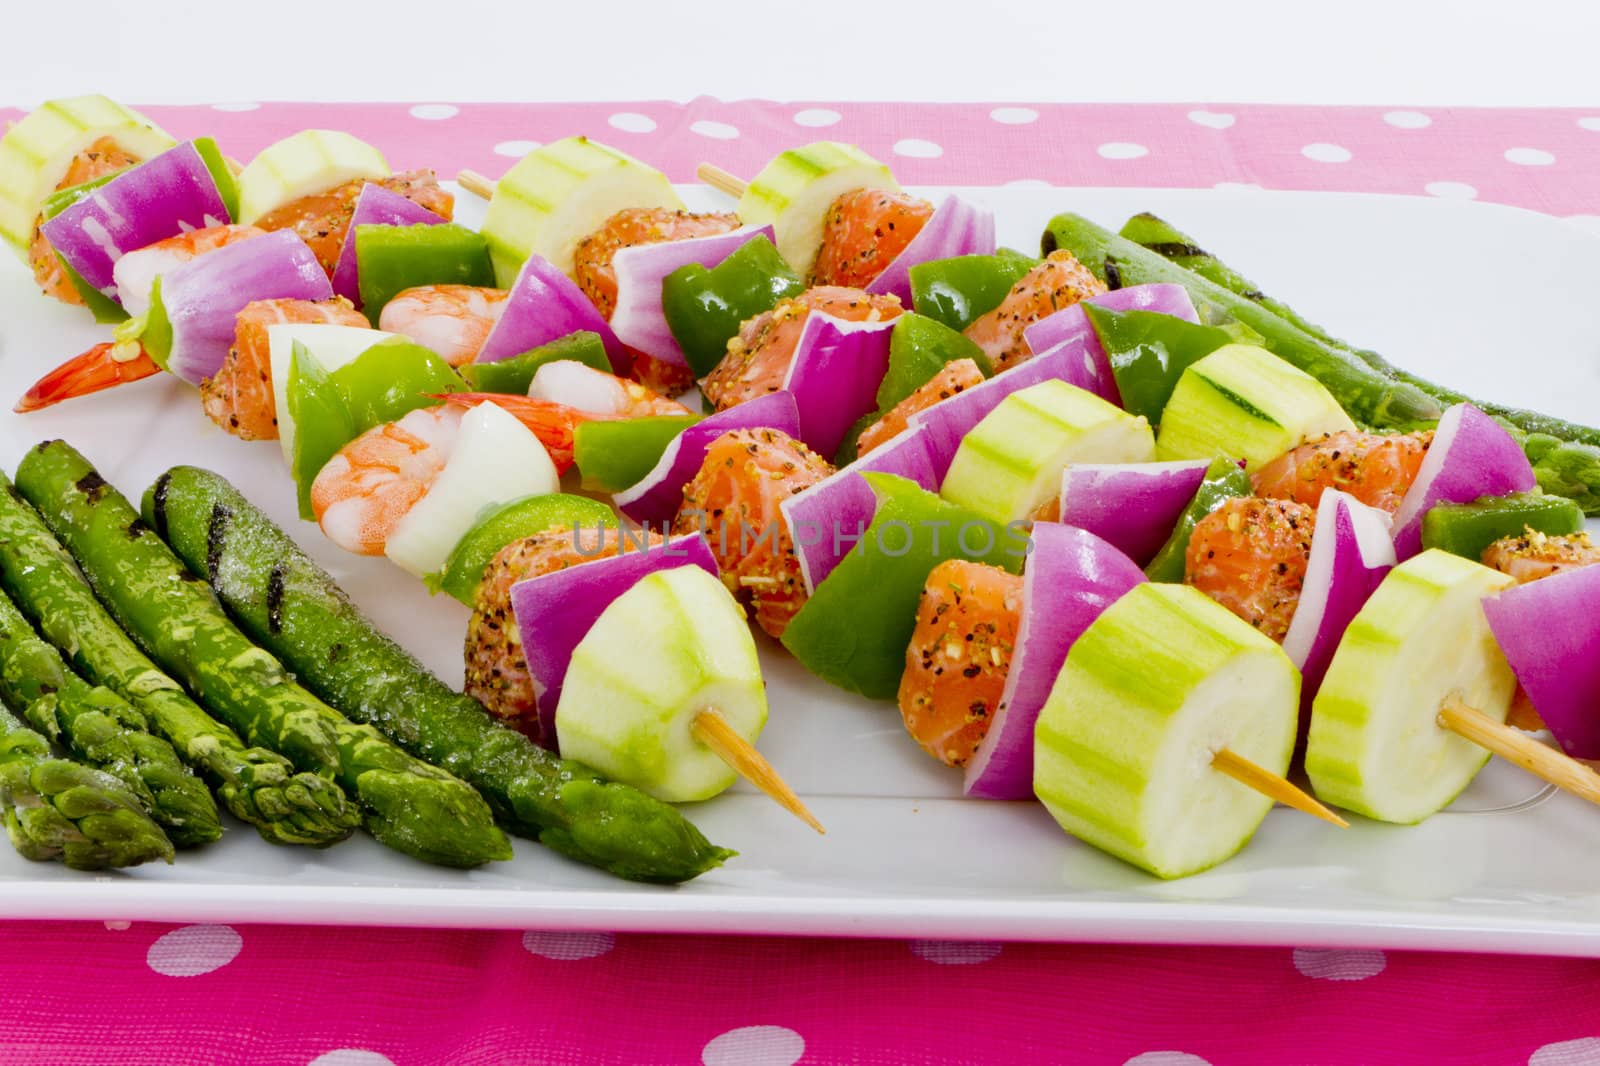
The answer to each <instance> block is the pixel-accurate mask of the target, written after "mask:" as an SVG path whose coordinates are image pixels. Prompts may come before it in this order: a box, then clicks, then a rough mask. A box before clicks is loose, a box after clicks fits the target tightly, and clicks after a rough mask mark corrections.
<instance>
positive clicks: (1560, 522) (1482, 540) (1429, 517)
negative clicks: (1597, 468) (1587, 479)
mask: <svg viewBox="0 0 1600 1066" xmlns="http://www.w3.org/2000/svg"><path fill="white" fill-rule="evenodd" d="M1582 528H1583V511H1582V509H1581V508H1579V507H1578V505H1577V504H1575V503H1573V502H1572V501H1571V500H1569V499H1566V498H1564V497H1561V496H1544V495H1540V494H1538V493H1532V492H1515V493H1512V494H1511V495H1509V496H1480V497H1479V498H1478V499H1476V500H1473V501H1472V502H1471V503H1440V504H1435V505H1434V506H1433V507H1431V508H1430V509H1429V510H1428V513H1427V514H1425V515H1423V516H1422V546H1423V547H1424V548H1443V549H1444V550H1445V551H1447V552H1449V553H1451V554H1452V555H1459V556H1462V557H1463V558H1466V559H1471V560H1472V561H1473V562H1475V563H1476V562H1482V561H1483V552H1484V549H1485V548H1487V547H1489V545H1491V544H1493V543H1494V542H1495V541H1497V540H1499V539H1500V538H1501V537H1515V536H1520V535H1521V534H1522V533H1523V532H1524V531H1525V530H1530V529H1531V530H1533V531H1535V532H1537V533H1548V534H1550V535H1551V536H1563V535H1565V534H1567V533H1576V532H1578V531H1579V530H1580V529H1582Z"/></svg>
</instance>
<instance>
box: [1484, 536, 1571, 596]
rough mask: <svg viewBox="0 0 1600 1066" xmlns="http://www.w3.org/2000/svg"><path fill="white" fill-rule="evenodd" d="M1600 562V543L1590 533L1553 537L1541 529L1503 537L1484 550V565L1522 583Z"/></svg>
mask: <svg viewBox="0 0 1600 1066" xmlns="http://www.w3.org/2000/svg"><path fill="white" fill-rule="evenodd" d="M1595 563H1600V546H1597V545H1596V544H1595V543H1594V542H1593V541H1591V540H1590V539H1589V534H1587V533H1568V534H1566V535H1565V536H1559V537H1552V536H1550V535H1548V534H1545V533H1540V532H1539V531H1537V530H1533V529H1527V530H1524V531H1523V533H1522V534H1521V535H1520V536H1515V537H1502V538H1500V539H1499V540H1497V541H1495V542H1494V543H1493V544H1491V545H1489V546H1488V547H1487V548H1485V549H1484V550H1483V565H1484V566H1490V567H1493V568H1494V569H1496V570H1498V571H1500V572H1501V573H1502V574H1509V575H1511V576H1512V577H1514V578H1516V579H1517V583H1518V584H1527V583H1528V582H1529V581H1537V580H1539V579H1540V578H1541V577H1549V576H1550V575H1552V574H1559V573H1561V572H1562V571H1564V570H1577V569H1579V568H1580V567H1584V566H1593V565H1594V564H1595Z"/></svg>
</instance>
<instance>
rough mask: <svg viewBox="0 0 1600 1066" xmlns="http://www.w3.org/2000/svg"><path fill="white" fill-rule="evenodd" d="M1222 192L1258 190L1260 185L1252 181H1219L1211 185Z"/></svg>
mask: <svg viewBox="0 0 1600 1066" xmlns="http://www.w3.org/2000/svg"><path fill="white" fill-rule="evenodd" d="M1211 187H1212V188H1213V189H1221V190H1223V191H1224V192H1260V191H1261V186H1259V185H1257V184H1256V183H1255V182H1253V181H1219V182H1217V183H1216V184H1215V185H1213V186H1211Z"/></svg>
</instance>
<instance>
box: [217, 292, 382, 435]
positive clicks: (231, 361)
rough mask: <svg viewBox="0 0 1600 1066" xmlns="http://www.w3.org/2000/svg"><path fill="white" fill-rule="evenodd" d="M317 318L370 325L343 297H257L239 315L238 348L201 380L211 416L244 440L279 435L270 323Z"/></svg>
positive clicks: (235, 339) (235, 344)
mask: <svg viewBox="0 0 1600 1066" xmlns="http://www.w3.org/2000/svg"><path fill="white" fill-rule="evenodd" d="M287 322H315V323H323V324H327V325H333V326H355V327H357V328H359V329H370V328H371V323H369V322H368V321H367V319H366V316H365V315H363V314H361V312H359V311H357V310H356V309H355V308H354V307H352V306H350V301H349V300H346V299H343V298H342V297H337V296H336V297H334V298H333V299H331V300H256V301H255V302H253V303H248V304H245V306H244V309H243V310H242V311H240V312H239V315H238V318H237V319H236V320H235V325H234V334H233V347H231V348H229V349H228V354H227V356H226V357H225V358H224V359H223V361H222V367H221V368H220V369H219V370H218V371H217V372H216V374H215V375H214V376H212V377H209V378H207V379H205V380H204V381H202V382H201V383H200V401H201V403H202V405H203V406H204V407H205V411H206V416H207V417H208V418H210V419H211V421H213V422H215V423H216V424H217V425H219V426H221V427H222V428H223V429H225V430H227V431H228V432H229V433H232V434H233V435H234V436H235V437H238V438H239V439H240V440H277V439H278V408H277V403H276V399H275V397H274V396H273V392H272V363H271V360H270V359H269V357H268V345H267V327H268V326H277V325H282V324H284V323H287Z"/></svg>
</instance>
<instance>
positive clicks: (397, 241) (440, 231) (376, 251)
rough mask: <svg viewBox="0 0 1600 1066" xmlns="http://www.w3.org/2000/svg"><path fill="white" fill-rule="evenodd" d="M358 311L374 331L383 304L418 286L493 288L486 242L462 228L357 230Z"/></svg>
mask: <svg viewBox="0 0 1600 1066" xmlns="http://www.w3.org/2000/svg"><path fill="white" fill-rule="evenodd" d="M356 271H357V274H358V275H359V277H360V279H361V310H362V313H363V314H365V315H366V316H367V319H368V320H369V321H371V322H372V324H373V325H374V326H376V325H377V324H378V313H379V312H380V311H382V310H383V306H384V304H386V303H388V302H389V301H390V300H392V299H394V297H395V296H396V295H397V294H398V293H400V292H401V291H402V290H404V289H410V288H415V287H416V286H418V285H480V286H493V285H494V268H493V267H492V266H490V265H489V242H488V241H486V240H484V238H483V236H482V235H481V234H478V233H474V232H473V231H472V230H469V229H467V228H466V227H465V226H458V225H456V224H454V223H452V222H446V223H443V224H440V225H428V224H427V223H420V224H418V225H415V226H357V227H356Z"/></svg>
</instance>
